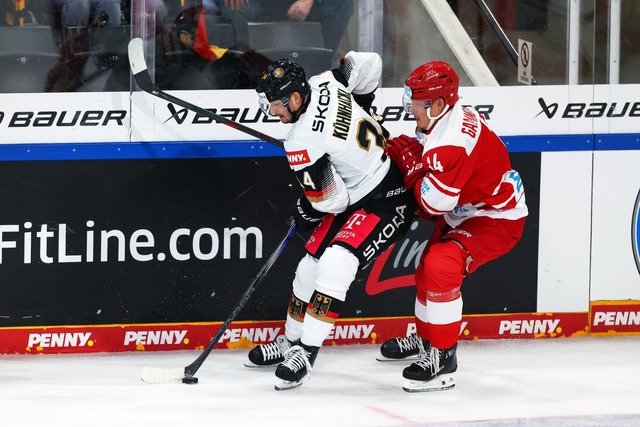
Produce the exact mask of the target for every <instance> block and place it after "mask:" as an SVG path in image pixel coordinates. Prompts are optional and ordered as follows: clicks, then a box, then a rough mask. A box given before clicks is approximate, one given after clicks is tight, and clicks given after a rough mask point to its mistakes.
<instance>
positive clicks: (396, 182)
mask: <svg viewBox="0 0 640 427" xmlns="http://www.w3.org/2000/svg"><path fill="white" fill-rule="evenodd" d="M381 71H382V60H381V59H380V56H379V55H377V54H375V53H364V52H349V53H348V54H347V55H346V56H345V58H344V59H343V60H342V61H341V66H340V67H339V68H337V69H335V70H331V71H325V72H323V73H321V74H318V75H316V76H314V77H311V78H310V79H309V80H307V78H306V75H305V72H304V70H303V69H302V68H301V67H300V66H299V65H298V64H296V63H295V62H292V61H290V60H288V59H282V60H279V61H276V62H274V63H273V64H271V65H270V66H269V67H268V68H267V69H266V71H265V72H264V73H263V75H262V78H261V79H260V82H259V84H258V87H257V88H256V91H257V92H258V96H259V99H260V106H261V108H262V110H263V111H264V112H265V113H266V114H270V115H273V116H278V117H279V118H280V121H281V122H282V123H290V124H292V127H291V129H290V131H289V133H288V135H287V138H286V140H285V142H284V148H285V151H286V155H287V159H288V161H289V166H290V167H291V169H292V170H293V171H294V173H295V174H296V177H297V178H298V181H299V183H300V186H301V187H302V192H303V196H301V197H300V198H299V199H298V201H297V203H296V205H295V207H294V209H293V219H294V220H295V223H296V224H297V226H298V230H299V231H311V230H313V233H312V234H311V236H310V238H309V240H308V242H307V244H306V247H305V249H306V251H307V254H306V255H305V256H304V257H303V258H302V260H301V261H300V263H299V264H298V266H297V269H296V273H295V278H294V280H293V293H292V295H291V298H290V300H289V305H288V310H287V320H286V323H285V335H283V336H280V337H278V339H277V340H276V341H275V342H272V343H268V344H265V345H259V346H257V347H255V348H254V349H252V350H251V351H250V352H249V360H248V362H247V363H248V366H269V365H276V364H277V365H278V366H277V368H276V372H275V374H276V383H275V388H276V390H283V389H289V388H293V387H296V386H298V385H300V384H301V383H302V382H303V380H304V379H305V377H306V376H307V375H308V373H309V372H310V370H311V368H312V366H313V364H314V361H315V359H316V356H317V354H318V350H319V349H320V347H321V346H322V343H323V341H324V340H325V339H326V338H327V336H328V335H329V333H330V332H331V329H332V327H333V324H334V323H335V320H336V318H337V317H338V316H339V314H340V307H341V305H342V304H343V303H344V301H345V298H346V295H347V291H348V289H349V287H350V285H351V283H352V282H353V281H354V279H355V275H356V273H357V272H358V270H360V269H361V268H363V267H364V266H365V265H367V264H368V263H370V262H371V261H373V260H374V259H375V258H376V257H377V256H378V255H380V254H381V253H382V252H384V250H385V249H387V248H389V247H390V246H391V245H392V244H393V243H394V242H395V241H397V240H398V239H399V238H400V237H402V236H403V235H404V234H405V232H406V231H407V230H408V228H409V226H410V224H411V222H412V220H413V212H415V209H416V201H415V199H414V197H413V195H412V193H410V192H408V191H406V190H405V188H404V182H403V181H404V180H403V176H402V173H401V172H400V170H399V169H398V168H397V167H396V165H395V164H394V163H393V162H392V161H391V160H390V159H389V158H388V156H387V154H386V153H385V151H384V145H385V138H384V136H383V129H382V127H381V126H380V124H379V123H378V122H377V121H376V120H374V119H373V118H372V117H371V116H370V115H369V113H368V111H369V107H370V105H371V102H372V101H373V92H374V91H375V90H376V88H377V87H378V81H379V79H380V74H381ZM361 105H362V106H364V107H365V108H362V106H361Z"/></svg>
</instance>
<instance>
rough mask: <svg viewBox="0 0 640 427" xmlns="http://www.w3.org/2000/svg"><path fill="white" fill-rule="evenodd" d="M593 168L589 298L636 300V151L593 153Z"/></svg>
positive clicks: (639, 273) (639, 271)
mask: <svg viewBox="0 0 640 427" xmlns="http://www.w3.org/2000/svg"><path fill="white" fill-rule="evenodd" d="M593 171H594V172H593V222H592V225H591V230H592V249H591V300H593V301H597V300H626V299H636V300H640V264H638V261H639V260H638V259H637V256H638V254H637V253H634V236H636V237H637V236H638V221H637V220H638V208H639V207H638V204H637V203H638V202H637V201H638V197H639V194H640V151H604V152H596V153H594V162H593ZM636 247H637V246H636Z"/></svg>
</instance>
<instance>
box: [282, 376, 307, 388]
mask: <svg viewBox="0 0 640 427" xmlns="http://www.w3.org/2000/svg"><path fill="white" fill-rule="evenodd" d="M305 378H306V377H304V378H302V379H301V380H300V381H286V380H283V379H280V378H276V382H275V384H274V388H275V389H276V390H277V391H282V390H291V389H292V388H296V387H300V386H301V385H302V383H303V382H304V379H305Z"/></svg>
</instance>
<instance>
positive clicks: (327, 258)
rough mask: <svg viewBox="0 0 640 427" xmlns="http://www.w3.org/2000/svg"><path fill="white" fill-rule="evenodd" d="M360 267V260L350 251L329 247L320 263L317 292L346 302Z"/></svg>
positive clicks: (339, 247) (340, 247) (336, 246)
mask: <svg viewBox="0 0 640 427" xmlns="http://www.w3.org/2000/svg"><path fill="white" fill-rule="evenodd" d="M359 265H360V262H359V261H358V258H357V257H356V256H355V255H354V254H353V253H352V252H351V251H349V250H348V249H346V248H343V247H342V246H338V245H333V246H330V247H328V248H327V250H326V251H325V252H324V254H322V256H321V257H320V260H319V261H318V274H317V276H316V290H317V291H318V292H320V293H324V294H326V295H330V296H332V297H334V298H338V299H339V300H341V301H344V300H345V298H346V296H347V291H348V290H349V286H351V283H352V282H353V280H354V279H355V277H356V273H357V271H358V266H359Z"/></svg>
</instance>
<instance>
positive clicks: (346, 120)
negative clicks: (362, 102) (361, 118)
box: [333, 88, 352, 141]
mask: <svg viewBox="0 0 640 427" xmlns="http://www.w3.org/2000/svg"><path fill="white" fill-rule="evenodd" d="M351 110H352V107H351V94H350V93H349V92H347V91H345V90H343V89H340V88H338V114H336V121H335V122H334V123H333V136H334V137H336V138H340V139H342V140H343V141H346V140H347V136H348V135H349V128H350V127H351Z"/></svg>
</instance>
